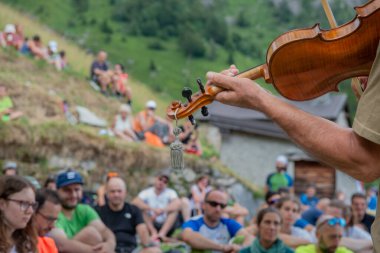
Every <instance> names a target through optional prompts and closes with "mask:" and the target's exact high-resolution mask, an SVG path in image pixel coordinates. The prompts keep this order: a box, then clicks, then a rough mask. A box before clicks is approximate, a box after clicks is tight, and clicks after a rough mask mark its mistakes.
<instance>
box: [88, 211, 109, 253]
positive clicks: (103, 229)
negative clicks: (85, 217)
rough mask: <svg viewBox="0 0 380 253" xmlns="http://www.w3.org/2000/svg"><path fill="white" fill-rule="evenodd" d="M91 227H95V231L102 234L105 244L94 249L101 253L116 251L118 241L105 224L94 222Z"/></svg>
mask: <svg viewBox="0 0 380 253" xmlns="http://www.w3.org/2000/svg"><path fill="white" fill-rule="evenodd" d="M89 226H93V227H95V229H96V230H97V231H98V232H99V233H100V234H101V236H102V239H103V242H102V243H100V244H98V245H96V246H95V247H94V249H95V250H96V251H99V252H107V253H111V252H114V251H115V248H116V239H115V235H114V234H113V232H112V231H111V230H110V229H109V228H107V227H106V225H104V223H103V222H102V221H101V220H100V219H97V220H94V221H92V222H91V223H90V224H89Z"/></svg>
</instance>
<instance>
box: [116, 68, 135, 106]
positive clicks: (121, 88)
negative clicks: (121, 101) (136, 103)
mask: <svg viewBox="0 0 380 253" xmlns="http://www.w3.org/2000/svg"><path fill="white" fill-rule="evenodd" d="M112 89H113V93H114V94H115V95H117V96H121V97H125V98H126V99H127V103H128V104H131V103H132V92H131V88H130V87H129V85H128V74H127V73H125V72H124V66H123V65H122V64H116V65H115V70H114V74H113V76H112Z"/></svg>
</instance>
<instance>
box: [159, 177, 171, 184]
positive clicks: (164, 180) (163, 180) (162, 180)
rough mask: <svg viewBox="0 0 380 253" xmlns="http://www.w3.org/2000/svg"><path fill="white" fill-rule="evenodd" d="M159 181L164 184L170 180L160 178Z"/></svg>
mask: <svg viewBox="0 0 380 253" xmlns="http://www.w3.org/2000/svg"><path fill="white" fill-rule="evenodd" d="M158 180H160V181H161V182H163V183H164V184H167V183H169V180H168V179H167V178H166V177H160V178H159V179H158Z"/></svg>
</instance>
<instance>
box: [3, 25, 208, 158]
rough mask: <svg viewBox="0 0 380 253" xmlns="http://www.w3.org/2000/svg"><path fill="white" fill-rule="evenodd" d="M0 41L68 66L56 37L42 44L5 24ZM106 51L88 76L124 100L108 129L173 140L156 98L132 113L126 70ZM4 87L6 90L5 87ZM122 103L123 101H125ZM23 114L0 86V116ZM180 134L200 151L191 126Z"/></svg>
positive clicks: (126, 136) (128, 136)
mask: <svg viewBox="0 0 380 253" xmlns="http://www.w3.org/2000/svg"><path fill="white" fill-rule="evenodd" d="M0 45H1V46H2V47H4V48H14V49H15V50H17V51H18V52H20V53H21V54H23V55H28V56H31V57H33V58H35V59H40V60H44V61H46V62H48V63H49V64H51V65H52V66H54V67H55V68H56V69H57V70H63V69H65V68H66V67H67V60H66V53H65V51H59V49H58V43H57V42H56V41H49V42H48V43H47V45H46V46H45V45H44V44H43V42H42V39H41V37H40V36H39V35H34V36H33V37H31V38H28V37H26V36H25V35H24V31H23V28H22V26H21V25H19V24H16V25H14V24H7V25H6V26H5V28H4V31H3V32H0ZM107 57H108V56H107V53H106V52H105V51H100V52H99V53H98V55H97V57H96V59H95V60H94V62H93V63H92V65H91V68H90V77H91V80H92V82H94V83H95V84H96V85H98V87H99V89H100V91H101V93H103V94H105V95H109V94H111V95H114V96H117V97H119V98H122V99H123V100H122V102H123V104H122V105H121V106H120V110H119V112H118V113H117V114H116V115H115V117H114V120H113V121H112V123H111V132H112V133H113V134H114V135H115V136H116V137H117V138H120V139H122V140H125V141H128V142H135V141H141V142H146V143H148V144H151V145H153V146H157V147H164V146H166V145H169V144H170V143H171V142H173V141H174V139H175V137H174V135H173V127H172V122H171V121H170V120H168V119H164V118H161V117H159V116H157V115H156V113H155V110H156V107H157V105H156V102H155V101H153V100H150V101H148V102H147V103H146V107H145V109H144V110H143V111H141V112H138V113H137V114H136V115H135V116H133V114H132V108H131V104H132V91H131V88H130V86H129V84H128V74H127V73H126V72H125V68H124V66H123V65H122V64H120V63H118V64H115V65H114V67H113V69H111V68H110V65H109V63H108V62H107ZM4 89H5V90H4ZM124 103H125V104H124ZM20 116H22V113H21V112H20V111H17V110H15V109H14V106H13V103H12V100H11V98H10V97H9V96H8V95H7V91H6V88H5V87H3V86H2V87H0V117H1V120H2V121H3V122H4V121H9V120H13V119H17V118H19V117H20ZM182 130H183V133H182V134H181V136H180V139H181V141H182V142H183V144H184V151H185V152H187V153H189V154H195V155H201V154H202V148H201V144H200V141H199V137H198V135H199V133H198V131H197V129H196V127H195V128H194V127H193V126H191V125H189V124H188V123H185V125H184V126H183V128H182Z"/></svg>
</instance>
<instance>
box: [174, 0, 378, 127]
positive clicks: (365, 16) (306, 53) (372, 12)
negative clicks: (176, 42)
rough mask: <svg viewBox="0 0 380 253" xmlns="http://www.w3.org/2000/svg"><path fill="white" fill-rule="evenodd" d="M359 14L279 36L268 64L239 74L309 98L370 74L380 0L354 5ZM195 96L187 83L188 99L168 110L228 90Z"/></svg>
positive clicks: (199, 104) (187, 109)
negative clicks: (326, 26) (325, 27)
mask: <svg viewBox="0 0 380 253" xmlns="http://www.w3.org/2000/svg"><path fill="white" fill-rule="evenodd" d="M355 11H356V16H355V18H354V19H353V20H352V21H350V22H348V23H346V24H344V25H341V26H338V27H336V28H333V29H330V30H323V29H321V28H320V26H319V24H316V25H314V26H313V27H311V28H305V29H297V30H293V31H289V32H286V33H284V34H282V35H280V36H279V37H277V38H276V39H275V40H274V41H273V42H272V43H271V44H270V46H269V48H268V50H267V55H266V63H264V64H262V65H259V66H257V67H253V68H251V69H248V70H246V71H244V72H241V73H239V74H238V75H236V77H239V78H249V79H251V80H256V79H258V78H263V79H264V80H265V82H266V83H271V84H272V85H273V86H274V87H275V88H276V90H277V91H278V92H279V93H280V94H281V95H282V96H284V97H286V98H288V99H290V100H297V101H304V100H309V99H312V98H316V97H319V96H322V95H323V94H325V93H327V92H330V91H339V90H338V84H339V83H340V82H341V81H343V80H346V79H349V78H352V77H357V76H368V75H369V72H370V70H371V66H372V64H373V61H374V60H375V57H376V50H377V47H378V45H379V40H380V0H372V1H370V2H368V3H366V4H365V5H363V6H360V7H355ZM197 82H198V85H199V87H200V91H199V92H197V93H195V94H194V95H192V92H191V90H190V89H188V88H185V89H184V90H183V92H182V96H184V97H186V98H187V100H188V101H187V103H185V104H182V103H181V102H180V101H173V102H172V103H171V104H170V105H169V107H168V109H167V115H168V117H169V118H171V119H181V118H184V117H187V116H189V119H190V121H192V122H194V119H193V117H192V113H193V112H195V111H196V110H198V109H199V108H202V114H203V115H204V116H207V114H208V111H207V108H206V107H205V106H206V105H207V104H210V103H211V102H212V101H213V100H214V98H215V95H216V94H218V93H219V92H221V91H223V89H221V88H219V87H217V86H214V85H212V84H209V85H206V86H205V87H204V86H203V85H202V83H201V81H200V80H197Z"/></svg>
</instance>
